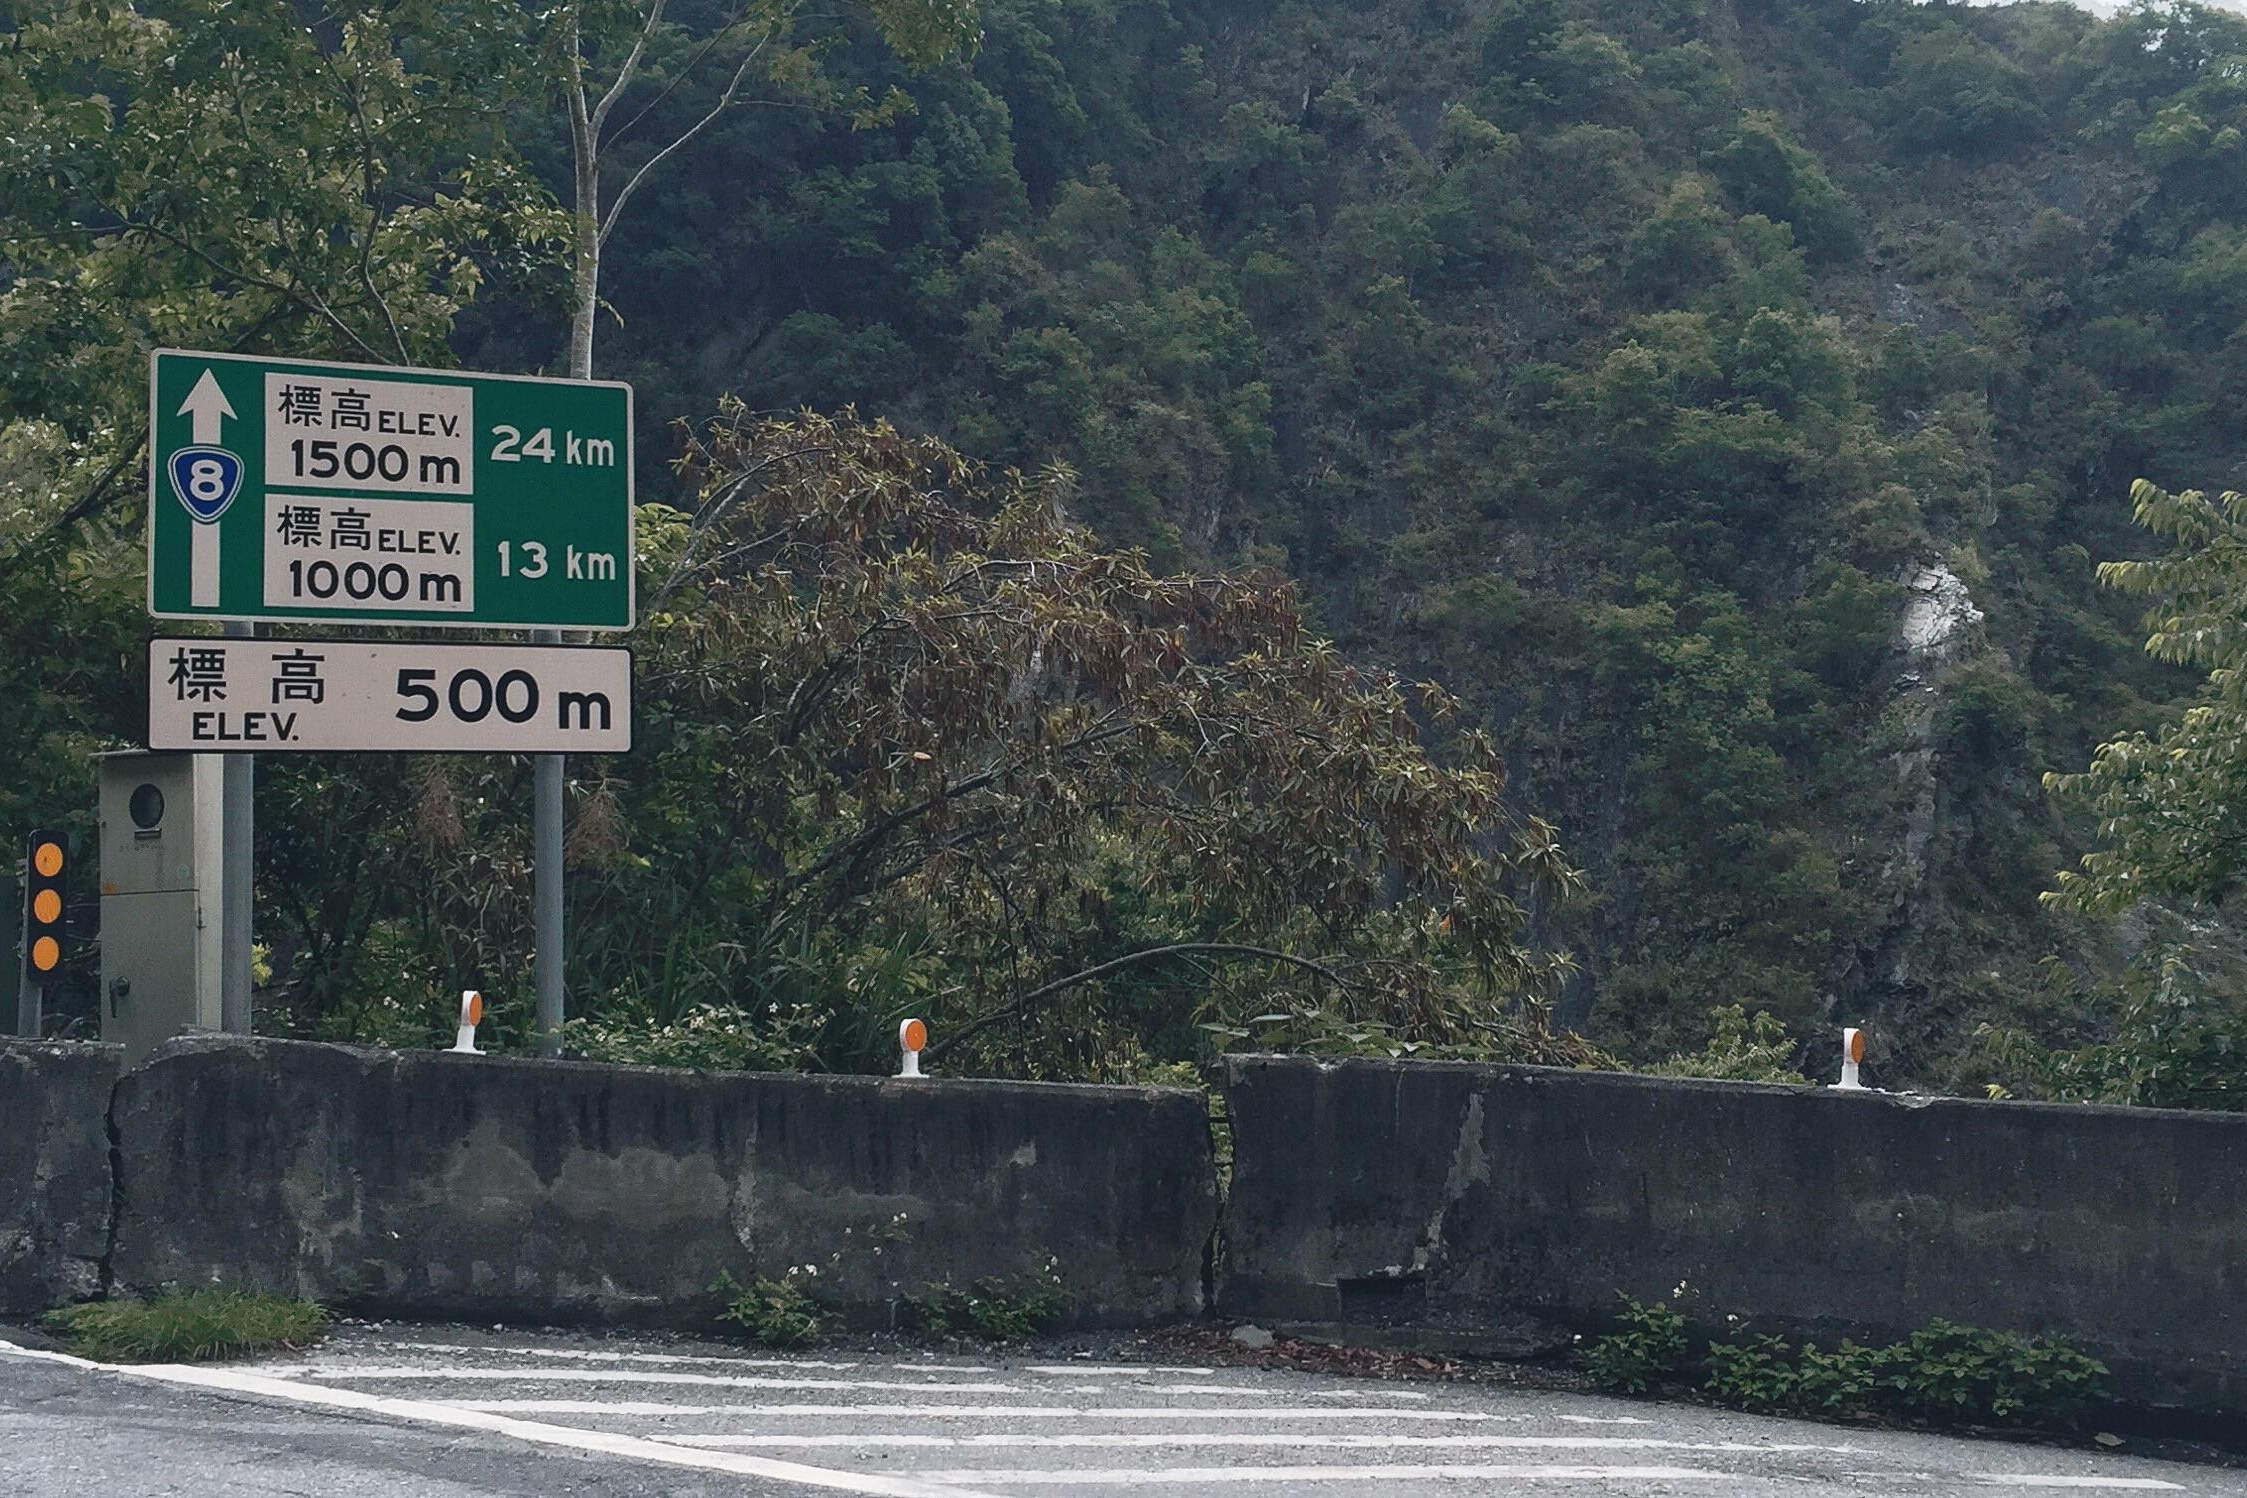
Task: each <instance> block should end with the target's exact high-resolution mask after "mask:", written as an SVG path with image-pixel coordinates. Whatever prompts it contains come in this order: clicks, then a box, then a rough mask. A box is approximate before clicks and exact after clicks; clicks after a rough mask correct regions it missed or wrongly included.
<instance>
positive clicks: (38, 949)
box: [31, 936, 62, 973]
mask: <svg viewBox="0 0 2247 1498" xmlns="http://www.w3.org/2000/svg"><path fill="white" fill-rule="evenodd" d="M61 962H62V948H61V947H60V946H58V945H56V943H55V939H54V938H53V937H51V936H42V937H40V938H39V939H38V940H37V941H35V942H33V943H32V944H31V966H32V969H33V971H35V972H41V973H51V972H53V971H54V970H55V968H56V967H57V966H58V965H60V964H61Z"/></svg>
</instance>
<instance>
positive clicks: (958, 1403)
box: [260, 1341, 2247, 1498]
mask: <svg viewBox="0 0 2247 1498" xmlns="http://www.w3.org/2000/svg"><path fill="white" fill-rule="evenodd" d="M331 1352H332V1355H329V1356H323V1357H322V1358H320V1359H318V1360H316V1361H307V1362H302V1363H298V1364H295V1365H286V1364H283V1365H276V1366H273V1367H269V1368H266V1369H263V1370H260V1371H261V1372H262V1373H263V1374H264V1375H266V1376H267V1377H269V1378H275V1379H276V1380H278V1379H284V1378H285V1379H287V1380H290V1381H293V1382H294V1383H296V1384H297V1385H299V1386H301V1387H302V1388H304V1389H306V1390H308V1391H312V1392H311V1395H310V1397H313V1398H320V1397H336V1396H345V1391H358V1392H357V1393H356V1394H353V1395H349V1396H345V1397H358V1398H364V1399H367V1400H369V1401H370V1407H374V1408H382V1409H387V1410H393V1411H395V1410H402V1409H426V1410H437V1411H442V1412H444V1413H443V1415H442V1416H441V1417H439V1418H441V1419H442V1420H445V1421H457V1422H462V1423H466V1422H476V1421H485V1422H491V1424H490V1425H488V1426H486V1427H485V1428H488V1429H495V1430H502V1431H507V1432H509V1433H513V1432H514V1431H517V1430H525V1431H529V1432H531V1433H532V1434H531V1436H530V1437H528V1438H531V1439H540V1440H546V1441H550V1442H551V1441H557V1440H571V1439H582V1440H583V1441H585V1442H587V1443H588V1446H589V1449H609V1450H615V1449H629V1450H631V1451H634V1452H637V1453H639V1454H641V1455H642V1456H643V1457H645V1459H647V1460H650V1461H663V1462H669V1463H672V1464H675V1465H691V1464H693V1463H695V1462H697V1461H709V1460H716V1459H728V1458H730V1459H733V1460H738V1461H742V1462H762V1463H769V1464H770V1465H769V1466H768V1467H766V1468H762V1469H754V1470H760V1471H766V1472H777V1471H782V1470H785V1471H790V1472H796V1473H804V1474H811V1475H808V1476H803V1477H795V1478H790V1479H786V1480H792V1481H802V1482H806V1483H814V1482H816V1483H817V1484H818V1485H821V1486H826V1487H830V1488H834V1489H839V1490H843V1491H859V1492H868V1493H896V1492H902V1491H907V1490H911V1491H917V1492H920V1493H924V1494H929V1493H941V1494H943V1495H945V1498H965V1495H969V1494H981V1495H985V1498H1028V1495H1033V1494H1036V1493H1045V1492H1050V1493H1055V1494H1059V1493H1063V1492H1067V1493H1070V1494H1074V1493H1078V1492H1086V1493H1097V1492H1099V1491H1101V1490H1109V1489H1113V1490H1117V1491H1122V1490H1126V1489H1129V1490H1133V1491H1134V1492H1136V1491H1139V1490H1146V1489H1157V1490H1162V1491H1164V1492H1168V1493H1177V1494H1181V1495H1186V1494H1200V1493H1219V1492H1222V1491H1223V1490H1225V1489H1227V1488H1233V1487H1239V1488H1242V1489H1245V1490H1248V1491H1252V1492H1258V1493H1268V1492H1282V1493H1285V1492H1297V1491H1302V1492H1318V1493H1323V1494H1331V1495H1332V1498H1359V1495H1364V1498H1373V1495H1377V1494H1392V1495H1393V1494H1399V1493H1401V1492H1406V1491H1409V1492H1411V1493H1413V1494H1414V1495H1418V1494H1421V1493H1426V1494H1429V1495H1440V1498H1450V1495H1455V1494H1468V1493H1478V1494H1479V1493H1505V1492H1510V1491H1514V1490H1516V1489H1518V1490H1520V1491H1524V1492H1528V1491H1537V1492H1569V1493H1573V1494H1582V1495H1586V1498H1592V1495H1597V1498H1630V1495H1639V1494H1647V1495H1651V1494H1658V1493H1668V1492H1678V1491H1685V1490H1694V1491H1710V1492H1720V1493H1727V1494H1729V1493H1740V1494H1743V1495H1758V1498H1764V1495H1768V1498H1791V1495H1802V1494H1813V1495H1815V1494H1827V1495H1866V1494H1880V1493H1885V1492H1905V1491H1930V1492H1941V1493H1946V1494H1954V1493H1963V1492H1970V1491H1976V1490H1989V1491H1998V1490H2011V1491H2022V1492H2033V1491H2037V1490H2040V1489H2048V1490H2053V1491H2082V1492H2097V1491H2113V1492H2145V1491H2181V1490H2182V1488H2181V1486H2180V1484H2178V1483H2175V1482H2172V1481H2169V1480H2167V1479H2163V1478H2154V1477H2143V1476H2134V1475H2127V1474H2125V1473H2123V1472H2111V1473H2110V1472H2102V1471H2100V1470H2098V1466H2099V1463H2100V1460H2101V1459H2100V1458H2097V1457H2090V1456H2083V1457H2074V1458H2072V1459H2070V1458H2068V1457H2067V1456H2066V1455H2065V1454H2062V1453H2050V1452H2047V1453H2043V1454H2042V1457H2041V1459H2040V1458H2039V1457H2038V1456H2035V1455H2024V1456H2022V1457H2021V1458H2020V1459H2017V1460H1989V1459H1987V1457H1986V1456H1984V1455H1981V1454H1980V1453H1982V1452H1983V1451H1985V1450H1986V1449H1994V1450H1999V1451H2005V1450H2007V1448H1986V1449H1985V1448H1975V1447H1968V1446H1965V1445H1964V1443H1961V1450H1962V1452H1965V1453H1975V1458H1974V1460H1973V1461H1971V1462H1970V1463H1968V1464H1967V1465H1966V1466H1963V1467H1961V1468H1960V1469H1958V1470H1951V1471H1936V1472H1930V1471H1926V1470H1924V1463H1921V1464H1915V1465H1918V1466H1919V1467H1920V1469H1919V1470H1913V1469H1912V1467H1911V1466H1907V1465H1905V1464H1902V1463H1892V1462H1891V1463H1888V1464H1885V1465H1884V1464H1883V1462H1884V1459H1885V1458H1886V1457H1887V1456H1888V1448H1885V1447H1883V1445H1882V1440H1883V1437H1882V1436H1881V1435H1879V1434H1878V1433H1873V1434H1865V1433H1859V1432H1843V1431H1830V1432H1829V1431H1825V1430H1823V1429H1822V1428H1820V1427H1817V1426H1812V1425H1804V1424H1799V1423H1786V1424H1781V1423H1769V1424H1766V1425H1765V1429H1766V1430H1767V1432H1768V1433H1767V1434H1765V1435H1762V1436H1760V1437H1759V1436H1756V1435H1755V1434H1754V1427H1755V1426H1756V1425H1757V1424H1759V1423H1761V1422H1754V1421H1750V1420H1748V1419H1747V1418H1746V1417H1739V1416H1725V1415H1717V1414H1712V1413H1710V1412H1707V1411H1673V1412H1670V1415H1667V1416H1665V1417H1664V1418H1663V1420H1662V1421H1660V1422H1659V1423H1660V1424H1661V1425H1663V1426H1666V1427H1667V1428H1665V1429H1649V1428H1647V1427H1650V1426H1656V1425H1657V1423H1658V1422H1657V1421H1656V1420H1655V1419H1653V1418H1650V1416H1649V1415H1646V1414H1633V1413H1625V1412H1623V1411H1622V1410H1619V1409H1617V1408H1616V1406H1615V1405H1614V1404H1613V1403H1612V1402H1608V1401H1597V1400H1589V1399H1581V1398H1574V1397H1571V1396H1566V1395H1545V1394H1523V1393H1519V1392H1516V1391H1510V1390H1492V1389H1489V1388H1486V1387H1483V1386H1478V1385H1473V1384H1460V1383H1440V1382H1426V1383H1421V1384H1419V1385H1417V1386H1415V1387H1409V1388H1408V1387H1401V1386H1400V1385H1399V1384H1398V1383H1396V1382H1393V1381H1373V1380H1362V1381H1361V1380H1346V1379H1341V1378H1336V1377H1332V1376H1324V1375H1312V1374H1290V1373H1270V1372H1266V1371H1263V1370H1249V1369H1215V1368H1203V1367H1195V1366H1189V1365H1181V1364H1170V1365H1159V1366H1158V1365H1143V1364H1123V1363H1099V1362H1092V1361H1068V1362H1050V1363H1032V1364H1026V1365H1020V1366H1013V1367H1008V1366H1005V1365H1004V1364H1003V1363H1002V1364H1000V1365H998V1366H994V1365H992V1364H990V1363H969V1362H948V1361H932V1360H923V1361H921V1362H917V1363H916V1362H913V1361H909V1360H884V1359H882V1358H879V1357H867V1358H863V1359H852V1360H843V1359H829V1360H820V1359H803V1360H797V1359H789V1358H755V1357H740V1358H730V1357H723V1356H717V1355H713V1354H708V1353H685V1352H681V1353H663V1352H641V1351H625V1350H607V1349H587V1348H582V1347H578V1348H571V1347H557V1348H555V1349H553V1351H552V1353H551V1354H550V1355H541V1354H540V1350H539V1349H537V1348H519V1347H504V1346H495V1347H481V1346H474V1345H469V1344H464V1343H463V1344H456V1343H444V1342H436V1341H422V1342H402V1341H399V1342H374V1341H367V1342H363V1343H359V1344H350V1343H342V1344H339V1345H338V1346H337V1347H336V1348H334V1349H332V1350H331ZM790 1394H801V1395H803V1396H805V1397H802V1398H789V1397H787V1396H788V1395H790ZM732 1395H738V1396H740V1397H728V1396H732ZM773 1395H778V1396H780V1397H777V1398H774V1397H770V1396H773ZM494 1396H497V1397H494ZM760 1396H764V1397H760ZM1603 1406H1604V1407H1603ZM1626 1408H1627V1407H1626ZM1641 1408H1642V1409H1650V1408H1652V1407H1646V1406H1642V1407H1641ZM1657 1413H1659V1411H1657ZM1743 1426H1746V1427H1747V1429H1746V1430H1745V1431H1743V1429H1742V1427H1743ZM552 1432H575V1433H576V1434H575V1435H568V1436H555V1435H553V1434H551V1433H552ZM613 1443H623V1445H622V1446H621V1447H619V1446H617V1445H615V1444H613ZM1963 1459H1964V1458H1963V1457H1962V1460H1963ZM741 1470H744V1471H747V1470H752V1469H746V1468H745V1469H741ZM860 1483H863V1484H865V1485H864V1486H853V1485H854V1484H860ZM2228 1491H2233V1492H2237V1493H2240V1494H2242V1495H2247V1487H2241V1488H2236V1489H2231V1490H2228Z"/></svg>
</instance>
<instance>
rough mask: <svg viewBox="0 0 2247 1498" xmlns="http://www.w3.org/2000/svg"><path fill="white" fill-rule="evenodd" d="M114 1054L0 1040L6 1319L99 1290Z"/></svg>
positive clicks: (0, 1296)
mask: <svg viewBox="0 0 2247 1498" xmlns="http://www.w3.org/2000/svg"><path fill="white" fill-rule="evenodd" d="M122 1060H123V1053H122V1052H121V1051H120V1050H119V1048H118V1047H116V1046H111V1045H68V1044H59V1043H47V1042H40V1041H30V1040H0V1314H5V1315H17V1316H28V1315H35V1314H37V1313H38V1312H40V1311H44V1310H47V1309H49V1308H50V1307H53V1306H57V1305H61V1304H63V1303H65V1302H67V1301H72V1300H83V1299H85V1298H86V1297H88V1296H90V1295H93V1294H94V1293H96V1292H97V1291H99V1290H100V1289H101V1288H102V1263H103V1259H104V1257H105V1256H106V1255H107V1253H108V1251H109V1212H110V1173H109V1097H110V1089H111V1088H112V1087H113V1086H115V1085H116V1082H117V1072H118V1068H119V1066H120V1065H121V1063H122Z"/></svg>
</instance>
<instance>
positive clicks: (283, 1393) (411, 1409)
mask: <svg viewBox="0 0 2247 1498" xmlns="http://www.w3.org/2000/svg"><path fill="white" fill-rule="evenodd" d="M0 1356H12V1357H19V1358H29V1359H33V1360H36V1361H40V1362H53V1363H61V1364H64V1365H65V1366H68V1367H73V1368H81V1369H85V1370H86V1371H88V1372H93V1373H109V1374H114V1375H116V1376H118V1377H121V1378H131V1379H143V1380H146V1381H148V1382H151V1383H162V1384H175V1385H179V1386H181V1387H184V1388H190V1389H200V1390H204V1391H206V1392H210V1393H223V1394H245V1395H250V1396H253V1397H256V1398H261V1399H279V1400H284V1401H287V1402H288V1403H291V1404H301V1405H310V1406H313V1407H315V1408H319V1409H331V1410H348V1411H351V1412H353V1413H356V1414H365V1415H384V1416H388V1417H389V1418H391V1419H395V1420H405V1421H410V1422H413V1423H416V1424H422V1425H443V1426H450V1427H454V1428H457V1429H466V1430H481V1431H488V1432H490V1433H492V1434H493V1435H501V1436H511V1437H513V1438H514V1439H516V1440H518V1441H528V1442H530V1443H532V1444H533V1445H538V1446H558V1447H566V1448H568V1449H570V1450H574V1451H597V1452H602V1453H605V1454H607V1455H609V1456H620V1457H627V1458H630V1459H633V1460H636V1461H645V1462H657V1463H661V1464H662V1465H664V1466H670V1467H691V1468H696V1469H699V1470H701V1471H705V1472H730V1473H733V1474H735V1475H737V1476H741V1477H762V1478H767V1479H770V1480H771V1481H774V1482H793V1483H801V1484H803V1485H804V1486H806V1487H815V1488H832V1489H836V1490H839V1491H841V1492H846V1493H864V1494H870V1495H875V1498H960V1495H961V1492H962V1489H961V1488H959V1487H957V1486H955V1485H951V1484H946V1485H943V1486H941V1487H939V1486H934V1485H931V1484H930V1483H927V1482H925V1481H919V1480H915V1479H911V1478H901V1477H878V1476H873V1475H871V1474H865V1473H858V1472H841V1471H836V1470H834V1469H832V1468H828V1467H808V1466H805V1465H804V1464H802V1463H801V1462H785V1461H776V1460H774V1459H773V1458H771V1457H764V1456H745V1455H741V1454H739V1453H735V1452H728V1451H710V1450H705V1449H701V1448H697V1447H692V1446H673V1445H670V1444H668V1443H666V1442H663V1441H651V1440H648V1439H646V1438H644V1437H641V1436H625V1435H615V1434H612V1433H610V1432H607V1431H598V1430H578V1429H575V1428H573V1427H570V1426H564V1425H544V1424H540V1423H538V1422H536V1421H530V1420H510V1419H508V1418H506V1417H504V1416H500V1415H492V1414H485V1413H482V1412H480V1411H476V1410H465V1409H461V1408H459V1407H458V1406H455V1405H444V1404H431V1403H429V1402H427V1401H425V1400H419V1399H390V1398H385V1397H384V1396H382V1395H379V1394H363V1393H360V1392H359V1391H358V1390H356V1389H331V1388H326V1387H324V1386H322V1385H319V1384H300V1383H296V1382H294V1381H292V1380H290V1379H285V1378H272V1377H268V1376H267V1375H264V1374H258V1373H241V1372H234V1371H230V1370H227V1369H220V1368H190V1367H186V1366H183V1365H180V1364H174V1363H146V1364H135V1365H131V1366H120V1365H118V1364H114V1363H96V1362H92V1361H89V1360H88V1359H85V1358H74V1357H71V1356H69V1355H68V1354H66V1353H59V1352H41V1351H35V1350H33V1349H31V1348H26V1347H18V1346H17V1345H16V1344H15V1343H13V1342H4V1341H0ZM970 1491H972V1490H970Z"/></svg>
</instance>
